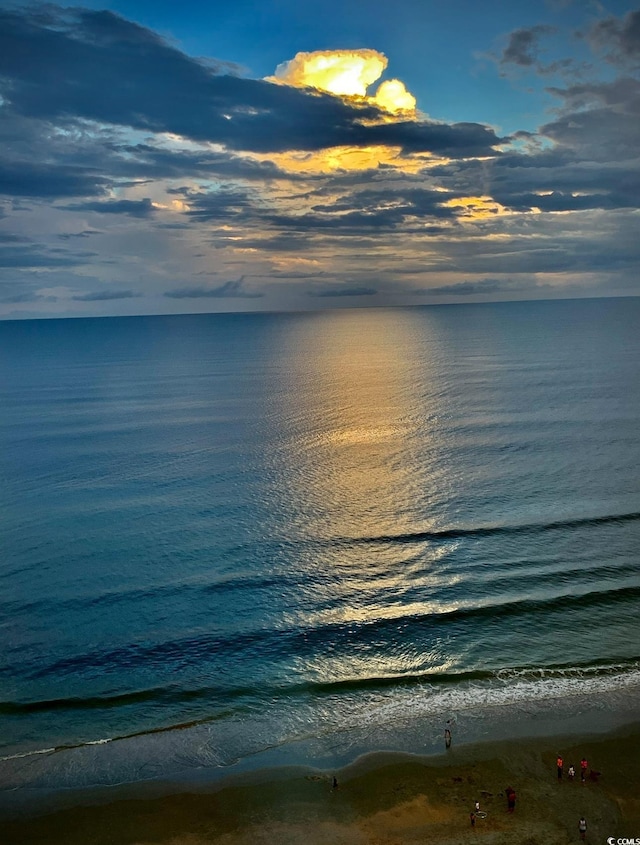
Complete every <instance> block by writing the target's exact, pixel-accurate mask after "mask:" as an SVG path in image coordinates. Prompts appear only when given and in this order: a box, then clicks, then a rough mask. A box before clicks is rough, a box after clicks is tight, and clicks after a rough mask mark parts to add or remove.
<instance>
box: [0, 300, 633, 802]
mask: <svg viewBox="0 0 640 845" xmlns="http://www.w3.org/2000/svg"><path fill="white" fill-rule="evenodd" d="M639 318H640V300H637V299H630V300H590V301H577V302H576V301H574V302H536V303H510V304H501V305H486V306H485V305H481V306H480V305H479V306H459V307H457V306H456V307H451V308H449V307H441V308H419V309H393V310H380V311H358V312H326V313H319V314H297V315H283V314H280V315H276V314H273V315H267V314H265V315H211V316H192V317H168V318H164V317H157V318H123V319H113V320H76V321H70V320H64V321H62V320H53V321H39V322H32V321H26V322H24V323H10V324H0V350H1V352H2V356H0V375H1V380H0V384H1V391H2V396H1V397H0V398H1V400H2V401H1V402H0V408H1V410H0V447H1V448H0V456H1V457H0V460H1V465H0V469H1V472H2V480H3V484H2V486H1V487H0V506H1V507H0V514H1V516H0V520H1V523H0V528H1V529H2V534H3V555H2V560H1V562H0V567H1V571H0V577H1V578H2V586H3V591H2V598H1V599H0V611H1V612H2V622H1V623H0V643H1V645H2V651H1V659H0V682H1V684H2V687H1V688H2V694H1V700H0V715H1V716H2V719H3V731H2V737H1V745H0V756H1V757H2V759H1V760H0V782H1V783H2V786H3V788H4V789H5V790H15V789H25V790H29V789H30V788H38V789H40V788H42V789H48V788H50V787H51V786H52V785H54V784H57V785H58V786H59V787H62V788H78V787H85V786H91V785H100V784H103V785H109V784H117V783H123V782H135V781H145V780H154V779H156V780H158V779H163V778H172V779H180V778H183V779H189V778H192V779H198V777H200V775H203V776H206V777H209V778H211V777H214V778H215V777H216V776H217V775H216V773H218V772H219V773H221V774H222V775H224V774H228V773H230V772H231V771H236V770H248V769H256V768H261V767H263V766H265V765H271V764H272V763H273V762H275V763H276V764H278V765H280V764H286V763H294V764H297V763H308V764H311V765H317V766H318V767H320V768H326V769H330V768H332V767H337V766H342V765H344V764H345V763H347V762H349V761H351V760H352V759H354V757H356V756H358V755H360V754H363V753H366V752H368V751H373V750H378V749H388V750H399V751H408V752H417V753H434V752H436V751H438V750H439V748H440V747H441V743H442V731H443V725H444V722H445V721H446V719H449V718H455V719H456V727H455V729H454V742H456V743H457V742H470V741H475V740H478V739H480V740H481V739H490V738H496V737H505V738H506V737H509V736H512V737H513V736H525V735H530V734H531V733H534V734H535V733H538V732H540V733H544V732H547V733H549V732H554V728H553V727H552V726H553V724H554V723H555V724H562V725H565V726H569V725H571V724H573V725H574V726H575V727H576V729H577V730H592V729H593V730H597V729H600V728H599V724H600V722H602V724H603V729H604V728H606V727H615V726H616V725H617V724H622V723H625V722H627V721H631V720H632V719H633V714H634V712H635V713H637V712H638V710H637V707H638V692H639V690H640V653H639V648H638V637H637V620H638V618H639V612H640V574H639V571H640V570H639V568H638V548H640V490H639V488H638V477H637V467H638V466H639V465H640V380H639V379H638V378H637V374H638V371H639V369H640V338H639V337H638V333H637V325H638V324H640V319H639ZM563 730H564V728H563Z"/></svg>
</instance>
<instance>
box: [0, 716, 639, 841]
mask: <svg viewBox="0 0 640 845" xmlns="http://www.w3.org/2000/svg"><path fill="white" fill-rule="evenodd" d="M558 752H560V753H561V754H562V755H563V757H564V761H565V776H564V778H563V780H562V782H558V780H557V776H556V765H555V761H556V754H557V753H558ZM583 755H585V756H586V757H587V759H588V760H589V764H590V769H591V768H593V769H595V770H596V771H598V772H600V773H601V774H600V776H599V777H598V779H597V781H592V780H589V779H588V780H587V782H586V783H585V784H584V785H583V784H581V782H580V759H581V757H582V756H583ZM570 764H573V765H574V767H575V769H576V772H577V774H576V779H575V780H574V781H573V782H569V780H568V779H567V776H566V770H567V769H568V767H569V765H570ZM334 774H335V775H336V777H337V778H338V788H337V789H333V788H332V777H333V775H334ZM508 786H511V787H513V789H515V791H516V795H517V799H516V807H515V811H514V812H513V813H512V814H510V813H508V812H507V801H506V795H505V789H506V788H507V787H508ZM153 788H154V789H159V788H164V789H167V787H166V785H165V786H164V787H158V786H157V785H156V786H155V787H153ZM147 789H148V788H147ZM181 789H182V791H180V792H176V791H174V792H173V794H166V795H163V796H161V797H135V798H134V797H123V796H133V795H134V794H136V795H139V794H140V793H139V787H131V788H123V787H120V788H119V790H118V793H117V794H118V797H117V799H116V800H111V801H109V802H108V803H105V798H104V793H103V794H101V795H98V794H97V793H96V794H94V796H93V799H92V798H91V796H90V795H87V794H83V795H82V796H75V798H74V796H73V795H66V796H65V798H64V800H65V803H67V804H73V803H74V800H76V799H77V800H78V801H81V802H82V805H81V806H66V807H65V808H64V809H59V810H56V811H55V812H50V811H46V812H45V813H44V814H40V815H36V814H37V813H38V812H40V813H42V807H38V806H31V807H30V808H29V809H28V812H27V813H26V814H25V813H23V814H22V815H21V816H20V817H15V818H7V817H4V818H0V842H2V843H3V845H29V843H34V845H35V843H38V845H44V844H45V843H47V845H58V843H60V845H62V843H65V845H80V844H81V843H82V845H89V844H91V845H103V843H104V845H107V843H109V845H125V843H126V844H127V845H133V843H136V845H144V843H166V845H203V843H216V845H261V844H262V843H269V845H298V843H301V844H302V845H365V843H367V845H400V843H407V844H408V843H418V842H419V843H434V845H435V843H437V845H461V843H469V842H481V843H486V845H502V843H505V845H506V843H514V845H515V843H517V845H565V843H573V842H579V841H580V837H579V833H578V820H579V819H580V816H581V815H584V817H585V818H586V820H587V824H588V832H587V842H591V843H593V845H596V844H597V845H604V843H605V842H606V841H607V838H608V837H615V838H622V837H627V838H633V837H638V838H640V725H635V726H633V727H629V728H626V729H624V730H620V731H616V732H615V733H613V734H610V735H606V736H605V735H598V736H591V737H585V738H583V739H579V738H576V737H575V736H570V737H551V738H546V739H539V738H536V739H531V740H525V741H508V742H496V743H481V744H478V745H466V746H460V747H456V744H455V736H454V744H453V747H452V748H451V749H449V751H447V752H446V753H443V754H442V755H439V756H435V757H418V756H415V757H414V756H409V755H397V754H386V753H381V754H371V755H367V756H366V757H363V758H361V759H360V760H357V761H356V762H355V763H353V764H352V765H351V766H348V767H347V768H345V769H343V770H341V771H338V772H335V773H334V772H317V771H313V770H301V769H295V770H284V769H280V770H273V771H262V772H257V773H254V774H252V775H250V776H245V777H243V778H236V779H234V780H231V781H225V782H222V784H216V785H215V786H214V785H210V786H207V785H202V784H201V785H199V786H198V787H197V791H189V792H187V791H185V787H184V786H183V787H181ZM134 790H135V792H134ZM194 790H196V788H195V787H194ZM111 794H113V793H111ZM92 800H93V802H94V803H91V801H92ZM476 801H479V802H480V809H481V810H482V811H484V812H486V818H478V819H477V820H476V824H475V827H472V826H471V823H470V812H471V810H472V809H473V807H474V804H475V802H476Z"/></svg>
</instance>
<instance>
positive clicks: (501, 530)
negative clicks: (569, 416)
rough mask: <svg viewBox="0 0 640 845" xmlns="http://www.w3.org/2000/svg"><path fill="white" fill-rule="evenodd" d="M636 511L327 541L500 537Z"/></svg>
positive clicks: (632, 517) (606, 520)
mask: <svg viewBox="0 0 640 845" xmlns="http://www.w3.org/2000/svg"><path fill="white" fill-rule="evenodd" d="M639 520H640V512H637V511H634V512H632V513H622V514H609V515H607V516H593V517H577V518H575V519H562V520H554V521H551V522H530V523H523V524H520V525H486V526H478V527H476V528H443V529H441V530H436V531H415V532H410V533H406V534H381V535H379V536H375V537H352V538H345V537H342V538H340V537H337V538H335V539H334V540H332V541H331V542H335V543H349V544H353V545H359V544H362V545H370V544H373V543H418V542H424V541H425V540H433V541H436V542H437V541H442V540H459V539H462V538H464V537H487V536H497V537H499V536H502V535H505V534H540V533H546V532H547V531H562V530H565V529H574V528H585V527H592V526H593V527H596V526H601V525H616V524H622V523H625V522H637V521H639Z"/></svg>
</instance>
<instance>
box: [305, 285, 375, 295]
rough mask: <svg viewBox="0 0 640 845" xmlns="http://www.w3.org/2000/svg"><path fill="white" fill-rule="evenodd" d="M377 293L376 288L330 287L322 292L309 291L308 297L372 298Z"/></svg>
mask: <svg viewBox="0 0 640 845" xmlns="http://www.w3.org/2000/svg"><path fill="white" fill-rule="evenodd" d="M376 293H378V291H377V290H376V288H367V287H351V288H349V287H346V288H341V287H332V288H323V289H322V290H317V291H309V296H317V297H334V296H374V295H375V294H376Z"/></svg>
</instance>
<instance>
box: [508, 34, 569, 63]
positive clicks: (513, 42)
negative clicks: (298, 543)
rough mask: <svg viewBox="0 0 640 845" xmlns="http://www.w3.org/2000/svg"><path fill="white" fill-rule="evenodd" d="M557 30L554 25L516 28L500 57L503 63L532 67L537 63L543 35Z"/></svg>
mask: <svg viewBox="0 0 640 845" xmlns="http://www.w3.org/2000/svg"><path fill="white" fill-rule="evenodd" d="M552 32H555V30H554V28H553V27H552V26H545V25H540V26H532V27H530V28H528V29H516V30H515V31H514V32H512V33H510V35H509V43H508V44H507V46H506V47H505V49H504V51H503V53H502V56H501V57H500V64H501V65H509V64H513V65H519V66H520V67H531V66H533V65H535V64H536V63H537V58H538V50H539V40H540V36H541V35H549V34H550V33H552Z"/></svg>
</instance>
